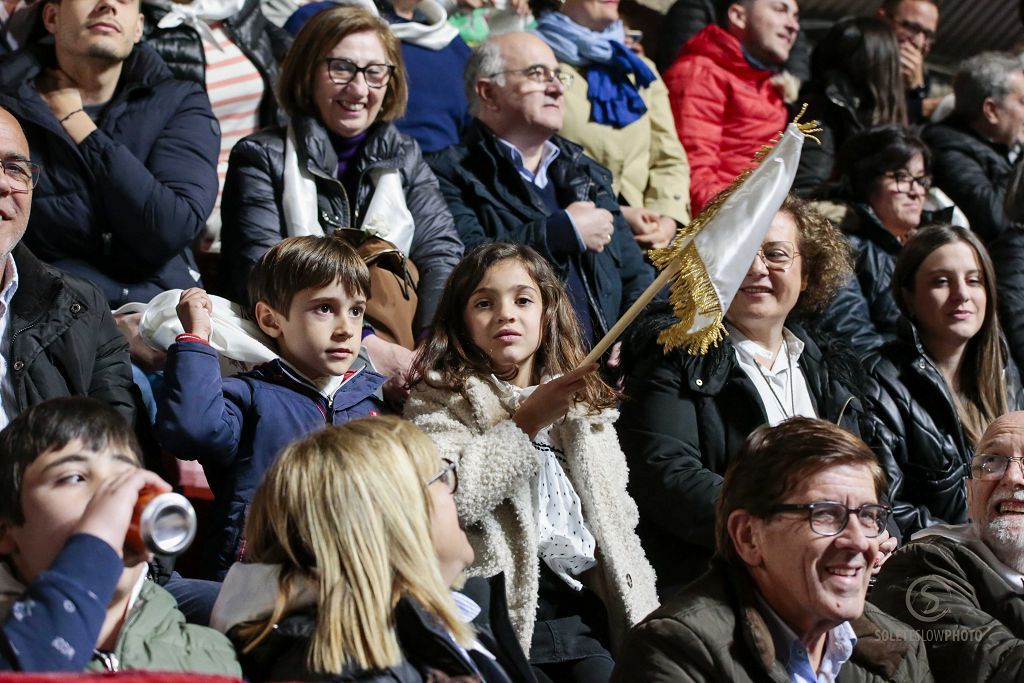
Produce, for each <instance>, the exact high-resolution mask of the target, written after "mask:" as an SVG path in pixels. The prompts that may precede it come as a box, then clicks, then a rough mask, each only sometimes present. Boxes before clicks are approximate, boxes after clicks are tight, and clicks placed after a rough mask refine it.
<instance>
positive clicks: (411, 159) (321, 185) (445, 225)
mask: <svg viewBox="0 0 1024 683" xmlns="http://www.w3.org/2000/svg"><path fill="white" fill-rule="evenodd" d="M292 125H293V126H294V127H295V135H296V138H297V139H298V149H297V153H298V157H299V165H300V166H304V167H305V168H306V169H307V170H308V171H309V172H310V173H311V174H312V176H313V180H314V181H315V183H316V190H317V204H318V207H319V218H320V227H321V228H322V229H323V230H324V232H325V233H326V234H330V233H331V231H333V230H334V229H335V228H340V227H354V228H358V227H360V226H361V222H360V219H361V218H365V216H366V209H367V207H368V206H369V204H370V199H371V198H372V196H373V191H374V186H373V182H372V179H371V174H370V171H371V170H373V169H398V170H399V172H400V174H401V178H402V189H403V190H404V192H405V204H406V206H407V207H408V209H409V213H411V214H412V218H413V221H414V222H415V225H416V230H415V233H414V235H413V238H412V245H411V246H410V248H409V254H408V256H409V258H411V259H412V261H413V263H415V264H416V267H417V268H418V269H419V273H420V280H419V285H418V287H417V294H418V295H419V308H418V309H417V311H416V319H415V321H414V323H413V332H419V331H420V330H421V329H423V328H425V327H426V326H427V325H429V324H430V321H431V320H432V319H433V317H434V310H435V308H436V307H437V301H438V299H439V298H440V296H441V290H442V289H443V288H444V283H445V281H446V280H447V279H448V274H449V273H451V271H452V269H453V268H454V267H455V264H457V263H458V262H459V259H461V258H462V242H461V241H460V240H459V235H458V233H457V232H456V231H455V223H454V222H453V220H452V214H451V212H450V211H449V210H448V204H447V203H445V200H444V197H443V196H442V195H441V191H440V190H439V189H438V185H437V178H436V177H435V176H434V173H433V171H431V170H430V167H429V166H427V164H426V162H424V161H423V155H422V153H421V152H420V148H419V145H417V144H416V141H415V140H413V139H412V138H410V137H409V136H408V135H405V134H404V133H400V132H399V131H398V129H397V128H395V126H394V124H391V123H379V124H375V125H374V126H373V127H372V128H371V129H370V134H369V135H368V136H367V139H366V141H365V142H364V143H363V149H362V151H361V152H360V156H359V159H358V160H357V162H356V163H357V165H358V169H359V173H360V175H359V187H358V189H357V192H356V196H355V197H354V198H351V197H348V196H347V195H346V193H345V188H344V187H343V186H342V184H341V182H340V181H339V180H338V179H337V178H336V177H335V173H336V172H337V167H338V156H337V154H336V153H335V151H334V147H333V146H332V145H331V140H330V137H329V136H328V134H327V130H326V129H325V128H324V127H323V125H321V124H320V122H319V121H317V120H316V119H314V118H312V117H309V116H298V117H296V118H295V120H294V121H292ZM285 131H286V129H285V128H282V127H279V128H271V129H268V130H264V131H260V132H258V133H254V134H253V135H250V136H248V137H246V138H243V139H242V140H241V141H239V143H238V144H237V145H235V147H234V149H232V150H231V160H230V161H229V162H228V176H227V179H226V180H225V181H224V195H223V199H222V203H221V216H222V218H223V221H224V227H223V228H222V230H221V240H222V243H223V255H224V271H225V272H224V275H225V277H226V279H227V282H228V284H229V286H230V288H231V289H230V291H231V292H232V294H233V295H234V296H235V297H237V300H238V301H245V300H246V299H247V296H246V283H247V281H248V278H249V271H250V270H252V267H253V266H254V265H255V264H256V261H258V260H259V258H260V257H261V256H263V254H264V253H265V252H266V251H267V250H268V249H270V247H272V246H274V245H275V244H277V243H278V242H280V241H281V240H282V239H283V238H284V237H286V236H287V235H288V230H287V227H286V226H285V215H284V211H283V209H282V202H283V196H284V147H285V144H284V138H285Z"/></svg>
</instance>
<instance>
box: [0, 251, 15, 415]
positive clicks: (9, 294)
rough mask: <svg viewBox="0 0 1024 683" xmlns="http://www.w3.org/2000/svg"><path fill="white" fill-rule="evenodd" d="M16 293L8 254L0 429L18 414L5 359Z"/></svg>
mask: <svg viewBox="0 0 1024 683" xmlns="http://www.w3.org/2000/svg"><path fill="white" fill-rule="evenodd" d="M17 291H18V267H17V266H16V265H14V257H13V256H11V255H10V254H8V255H7V263H6V264H5V267H4V272H3V280H2V281H0V429H3V428H4V427H6V426H7V423H8V422H10V421H11V418H13V417H14V416H16V415H17V414H18V406H17V402H16V398H15V396H14V384H12V383H11V380H10V377H9V376H8V370H9V368H10V359H9V358H8V357H7V355H8V354H9V353H10V352H11V299H13V298H14V294H15V292H17Z"/></svg>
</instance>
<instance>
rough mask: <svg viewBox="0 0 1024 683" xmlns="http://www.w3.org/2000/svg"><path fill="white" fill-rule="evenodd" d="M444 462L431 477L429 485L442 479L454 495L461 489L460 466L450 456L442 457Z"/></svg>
mask: <svg viewBox="0 0 1024 683" xmlns="http://www.w3.org/2000/svg"><path fill="white" fill-rule="evenodd" d="M442 462H444V465H442V466H441V470H440V471H439V472H438V473H437V474H435V475H434V476H433V477H431V478H430V481H428V482H427V486H430V485H431V484H433V483H434V482H435V481H440V482H442V483H443V484H444V485H445V487H446V488H447V489H448V492H449V493H451V494H452V495H454V494H455V492H456V491H458V490H459V466H458V465H457V464H455V463H454V462H452V461H451V460H449V459H448V458H442Z"/></svg>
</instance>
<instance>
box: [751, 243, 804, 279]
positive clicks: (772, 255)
mask: <svg viewBox="0 0 1024 683" xmlns="http://www.w3.org/2000/svg"><path fill="white" fill-rule="evenodd" d="M799 255H800V252H799V251H797V250H796V246H795V245H794V244H793V243H792V242H765V243H764V244H762V245H761V248H760V249H759V250H758V252H757V256H758V258H760V259H761V262H762V263H763V264H764V267H765V268H767V269H768V270H779V271H782V272H786V271H787V270H789V267H790V266H791V265H793V261H794V260H795V259H796V257H797V256H799Z"/></svg>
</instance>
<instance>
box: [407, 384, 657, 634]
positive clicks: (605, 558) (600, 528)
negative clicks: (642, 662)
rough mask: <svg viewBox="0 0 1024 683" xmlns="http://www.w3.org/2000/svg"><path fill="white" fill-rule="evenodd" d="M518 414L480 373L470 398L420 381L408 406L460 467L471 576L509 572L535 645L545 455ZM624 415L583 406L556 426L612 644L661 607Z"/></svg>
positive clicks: (587, 578)
mask: <svg viewBox="0 0 1024 683" xmlns="http://www.w3.org/2000/svg"><path fill="white" fill-rule="evenodd" d="M511 414H512V413H511V406H510V405H508V404H507V403H506V400H505V399H503V398H502V396H501V392H500V390H499V389H498V387H497V386H496V385H495V384H494V383H493V382H492V381H491V380H489V379H488V380H485V379H482V378H480V377H478V376H472V377H470V378H469V379H468V380H467V382H466V395H465V396H463V395H461V394H457V393H453V392H450V391H442V390H438V389H434V388H432V387H429V386H427V385H426V383H420V384H419V385H417V386H416V388H415V389H413V392H412V395H411V396H410V397H409V401H408V402H407V403H406V405H405V417H407V418H408V419H410V420H412V421H413V422H414V423H416V425H418V426H419V427H420V428H421V429H423V431H424V432H426V433H427V434H429V435H430V437H431V438H432V439H433V440H434V442H435V443H436V444H437V446H438V449H439V450H440V451H441V455H442V456H443V457H446V458H449V459H451V460H454V461H455V462H457V463H458V465H459V490H458V492H457V493H456V495H455V502H456V504H457V506H458V509H459V517H460V519H461V521H462V522H463V524H464V525H465V526H466V533H467V535H468V536H469V540H470V543H471V544H472V545H473V550H474V551H475V552H476V561H475V562H474V564H473V566H472V567H471V568H470V572H469V573H470V574H472V575H479V576H493V575H495V574H497V573H498V572H504V573H505V578H506V581H507V584H506V585H507V586H508V607H509V614H510V616H511V617H512V624H513V626H514V627H515V629H516V633H517V634H518V636H519V640H520V642H521V643H522V645H523V649H524V650H525V651H527V652H528V651H529V647H530V639H531V637H532V635H533V625H534V621H535V618H536V613H537V596H538V578H539V575H540V558H539V556H538V550H537V530H536V528H535V526H534V519H535V511H534V507H533V496H532V486H533V481H534V479H535V477H536V475H537V470H538V462H537V454H536V451H535V449H534V447H533V444H532V443H531V442H530V439H529V437H528V436H527V435H526V434H525V433H524V432H523V431H522V430H521V429H519V427H517V426H516V425H515V423H514V422H512V420H511V419H510V417H511ZM617 417H618V413H617V412H616V411H614V410H605V411H602V412H600V413H598V414H596V415H592V414H589V413H586V412H584V411H583V410H581V409H580V408H578V407H577V408H573V410H572V411H570V413H569V415H568V416H567V417H566V419H565V420H563V421H561V422H559V423H557V424H555V425H553V426H552V430H557V431H558V434H559V437H560V438H561V442H562V444H563V446H564V448H565V455H566V459H567V461H568V466H567V467H566V475H568V477H569V480H570V481H571V482H572V485H573V488H575V489H576V493H577V494H578V495H579V497H580V502H581V503H582V506H583V518H584V520H585V521H586V525H587V528H588V529H589V530H590V532H591V533H592V534H593V535H594V538H595V539H596V540H597V561H598V563H597V566H596V567H594V568H593V569H591V570H590V571H588V572H586V573H584V574H583V576H581V577H580V579H581V580H582V581H583V583H584V584H586V585H587V586H588V587H590V588H591V589H593V590H594V591H595V592H597V594H598V595H599V596H600V597H601V599H602V600H603V601H604V604H605V607H606V608H607V610H608V616H609V629H610V632H611V634H612V641H613V644H614V645H617V643H618V642H619V641H620V640H621V638H622V636H623V635H624V634H625V631H626V630H627V629H628V628H629V627H631V626H632V625H633V624H636V623H637V622H639V621H640V620H641V619H643V618H644V617H645V616H647V614H649V613H650V612H651V611H653V610H654V609H656V608H657V607H658V598H657V595H656V594H655V590H654V570H653V569H652V568H651V565H650V563H649V562H648V561H647V557H646V556H645V555H644V550H643V548H642V547H641V546H640V539H639V538H637V535H636V532H635V531H634V529H635V528H636V524H637V519H638V517H637V509H636V503H634V502H633V499H632V498H630V497H629V494H628V493H626V480H627V477H628V473H627V470H626V458H625V456H624V455H623V453H622V449H621V448H620V447H619V441H618V438H617V437H616V435H615V428H614V426H613V425H614V422H615V419H616V418H617Z"/></svg>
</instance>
